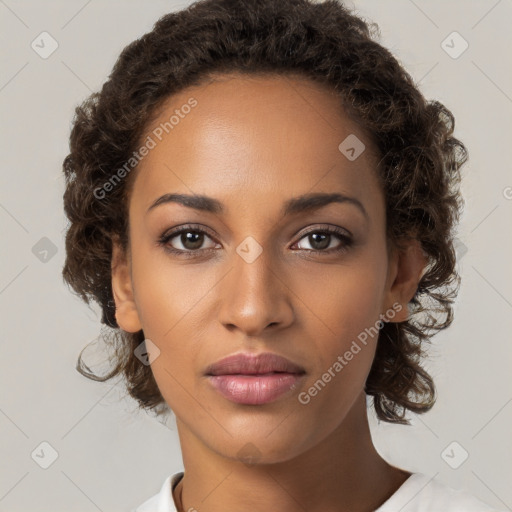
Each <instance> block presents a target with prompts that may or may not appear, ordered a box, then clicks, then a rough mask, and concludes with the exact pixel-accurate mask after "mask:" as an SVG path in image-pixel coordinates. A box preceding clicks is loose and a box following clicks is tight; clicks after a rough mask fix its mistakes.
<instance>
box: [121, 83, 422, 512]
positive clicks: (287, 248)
mask: <svg viewBox="0 0 512 512" xmlns="http://www.w3.org/2000/svg"><path fill="white" fill-rule="evenodd" d="M191 96H193V97H194V98H196V99H197V101H198V105H197V106H196V107H195V108H194V109H192V111H191V112H190V114H188V115H187V116H185V117H184V118H183V119H181V120H180V123H179V124H178V125H176V126H175V127H174V129H173V130H172V131H170V133H169V134H168V135H167V136H166V137H164V138H163V139H162V141H161V142H158V144H157V146H156V147H155V148H154V149H152V150H151V151H150V152H149V154H148V155H147V156H146V157H144V158H143V160H142V161H141V163H140V164H139V166H138V168H137V174H136V175H135V176H134V181H133V188H132V191H131V195H130V198H129V236H130V248H129V251H128V253H127V254H124V253H123V252H122V251H121V250H120V248H119V246H118V245H117V244H115V245H114V251H113V260H112V286H113V291H114V297H115V301H116V319H117V321H118V323H119V325H120V327H121V328H122V329H124V330H125V331H127V332H136V331H138V330H140V329H143V331H144V335H145V337H146V338H149V339H150V340H151V341H152V342H153V343H154V344H155V345H156V346H158V348H159V350H160V355H159V356H158V357H157V358H156V359H155V361H154V362H153V363H152V364H151V369H152V372H153V374H154V377H155V380H156V382H157V384H158V387H159V389H160V391H161V393H162V395H163V397H164V398H165V400H166V402H167V403H168V405H169V406H170V408H171V409H172V410H173V411H174V413H175V415H176V418H177V425H178V433H179V438H180V443H181V448H182V453H183V462H184V468H185V476H184V478H183V480H182V481H181V482H180V484H179V486H178V488H177V489H176V490H175V500H176V501H177V502H178V503H182V505H181V507H182V509H183V510H189V509H190V508H191V507H193V508H195V509H197V510H201V512H210V511H221V510H222V511H224V512H229V511H237V510H252V511H268V510H280V511H281V512H288V511H290V512H291V511H293V512H296V511H297V510H300V509H301V508H303V509H304V510H308V511H311V512H315V511H320V510H321V511H323V512H325V511H331V510H336V511H349V510H350V511H351V512H354V511H370V510H374V509H375V508H377V507H378V506H380V505H381V504H382V503H383V502H384V501H386V500H387V499H388V498H389V497H390V496H391V495H392V494H393V493H394V492H395V491H396V490H397V489H398V488H399V487H400V485H401V484H402V483H403V482H404V481H405V480H406V479H407V478H408V476H409V475H410V473H408V472H406V471H403V470H401V469H399V468H396V467H394V466H392V465H390V464H388V463H387V462H386V461H385V460H384V459H383V458H382V457H381V456H380V455H379V454H378V452H377V451H376V449H375V447H374V446H373V443H372V440H371V435H370V430H369V425H368V418H367V411H366V395H365V393H364V384H365V381H366V378H367V376H368V373H369V371H370V367H371V364H372V361H373V358H374V355H375V347H376V339H377V337H375V338H370V339H369V342H368V344H367V345H366V346H362V350H361V351H360V352H359V353H358V354H357V355H355V356H354V358H353V359H352V360H351V361H350V362H349V363H348V364H347V365H346V366H345V367H344V368H343V370H342V371H341V372H339V373H338V374H337V375H336V377H334V378H332V380H331V381H330V382H329V383H328V384H327V385H326V386H325V388H323V389H322V391H321V392H319V393H318V394H317V395H316V396H315V397H313V398H311V401H310V402H309V403H308V404H306V405H304V404H301V403H300V402H299V401H298V394H299V393H300V392H303V391H305V390H306V391H307V390H308V389H309V388H310V387H311V386H312V385H313V383H314V382H315V381H317V380H318V379H319V378H320V377H321V375H322V374H323V373H324V372H325V371H326V370H327V369H328V368H329V367H332V365H333V363H334V362H335V361H336V360H337V357H338V356H339V355H343V354H344V353H345V352H346V351H347V350H348V349H349V348H350V346H351V343H352V342H353V340H356V339H357V336H358V335H359V334H360V333H361V332H363V331H364V330H365V328H369V327H370V326H373V325H375V323H376V322H377V321H378V320H379V318H380V317H379V315H381V314H386V312H389V310H390V309H392V308H393V304H397V303H398V304H400V305H401V307H402V309H401V311H400V312H396V309H395V316H394V318H393V319H392V320H390V321H404V320H405V319H406V318H407V303H408V302H409V301H410V300H411V298H412V297H413V295H414V293H415V291H416V288H417V285H418V282H419V279H420V277H421V273H422V270H423V269H424V266H425V265H426V261H425V259H424V256H423V253H422V252H421V250H420V248H419V244H418V243H417V241H411V242H410V243H409V245H408V246H407V248H406V249H404V250H400V251H398V250H396V249H394V248H393V247H392V246H391V245H390V244H389V243H388V241H387V240H386V235H385V233H386V229H385V228H386V217H385V202H384V196H383V192H382V190H381V187H380V185H379V181H378V179H377V175H376V170H375V169H376V163H377V161H378V160H377V157H376V155H375V154H374V153H373V151H372V148H373V146H372V144H371V141H370V140H369V139H368V137H367V136H366V135H365V134H364V132H363V131H362V130H361V128H360V127H359V126H358V125H357V124H356V123H355V122H354V121H352V120H351V119H350V118H349V117H347V116H346V115H345V114H344V113H343V111H342V110H341V108H340V102H339V99H338V98H337V97H336V96H335V95H334V94H333V93H332V92H331V91H330V90H329V89H327V88H326V87H324V86H322V85H318V84H316V83H314V82H311V81H309V80H308V79H305V78H299V77H292V76H291V75H289V76H287V77H277V76H266V77H263V76H258V77H256V76H252V77H247V76H239V75H234V74H232V75H222V76H217V77H215V79H214V80H211V81H208V82H205V83H202V85H198V86H194V87H191V88H188V89H187V90H185V91H182V92H180V93H179V94H177V95H175V96H173V97H172V98H169V99H168V101H167V102H166V103H165V104H164V105H163V106H162V108H161V109H160V111H159V112H158V114H157V116H156V117H155V118H154V119H153V121H152V122H151V124H150V126H148V129H147V131H146V135H145V136H147V135H149V134H151V131H152V130H153V129H154V128H155V127H157V126H158V125H159V124H160V123H161V122H164V121H166V120H168V119H169V117H170V116H171V115H172V114H173V112H174V109H176V108H179V107H180V106H181V105H183V104H185V103H186V102H187V100H188V99H189V98H190V97H191ZM350 134H355V135H356V136H357V137H358V138H359V139H360V140H361V141H363V142H364V144H365V146H366V150H365V151H364V152H363V153H362V154H361V155H360V156H359V157H358V158H357V159H356V160H354V161H349V160H348V159H347V158H346V157H345V156H344V155H343V154H342V153H341V152H340V150H339V149H338V146H339V144H340V143H341V142H342V141H343V140H344V139H345V138H346V137H347V136H348V135H350ZM144 138H145V137H144ZM171 192H173V193H183V194H202V195H207V196H210V197H213V198H216V199H218V200H219V201H221V202H222V203H223V205H224V207H225V209H226V211H225V213H223V214H214V213H208V212H203V211H196V210H194V209H190V208H187V207H185V206H183V205H180V204H177V203H164V204H162V205H160V206H157V207H155V208H153V209H151V210H150V211H149V212H147V210H148V208H149V206H150V205H151V204H152V203H153V202H154V201H155V200H156V199H157V198H159V197H160V196H162V195H163V194H166V193H171ZM312 192H327V193H332V192H339V193H340V194H344V195H346V196H350V197H352V198H356V199H357V200H359V201H360V202H361V204H362V205H363V207H364V209H365V211H366V215H365V214H363V213H362V212H361V211H360V209H358V208H357V207H356V206H355V205H354V204H351V203H350V202H344V203H331V204H328V205H326V206H323V207H322V208H320V209H317V210H314V211H308V212H299V213H297V214H294V215H291V216H286V217H285V216H283V215H282V214H281V208H282V206H283V203H284V202H285V201H286V200H288V199H289V198H291V197H295V196H299V195H301V194H306V193H312ZM187 223H193V224H198V225H199V227H201V228H203V229H207V230H208V229H209V234H206V235H204V239H203V244H202V245H201V243H200V242H199V243H198V244H197V245H195V246H194V245H193V244H190V243H189V244H188V245H183V238H181V237H180V236H179V235H178V236H175V237H174V238H173V239H171V240H170V241H169V242H167V245H168V246H172V247H174V248H176V249H181V250H183V251H187V250H188V251H189V252H190V251H193V250H195V251H196V254H195V255H194V257H192V258H185V257H180V256H176V255H173V254H170V253H168V252H166V251H165V249H164V247H162V246H161V245H158V243H157V241H158V239H159V237H161V236H162V234H164V233H165V232H168V231H169V230H170V228H174V227H176V226H180V225H183V224H187ZM329 226H331V227H332V226H338V227H340V228H342V229H345V230H348V232H349V233H350V234H351V235H352V239H353V243H352V244H351V245H349V246H345V244H344V241H343V240H341V239H339V238H337V235H335V234H334V235H331V238H330V240H331V241H330V243H329V245H328V248H327V249H326V248H323V247H326V246H321V244H319V242H316V243H315V240H314V239H313V240H311V237H308V236H307V234H304V232H305V231H306V228H318V229H316V230H315V232H316V233H318V232H320V233H322V232H323V231H322V229H325V228H326V227H329ZM195 227H196V228H197V227H198V226H195ZM189 231H192V232H194V229H190V230H189ZM210 233H211V234H210ZM248 236H251V237H253V238H254V239H255V240H256V241H257V242H258V244H259V245H260V246H261V248H262V253H261V254H260V255H259V257H258V258H256V259H255V261H253V262H252V263H248V262H247V261H245V260H244V259H243V258H242V257H240V256H239V254H238V253H237V252H236V249H237V247H238V246H239V245H240V244H241V242H242V241H243V240H244V239H245V238H246V237H248ZM185 243H186V241H185ZM194 247H200V250H201V249H208V248H211V250H210V251H203V253H202V254H200V253H198V252H197V251H198V249H197V248H196V249H194ZM319 247H320V249H319V250H323V251H324V253H323V254H322V253H316V254H315V253H314V252H312V249H315V248H317V249H318V248H319ZM336 247H343V248H344V250H343V251H341V252H338V253H336V252H331V253H330V254H329V253H327V252H326V251H327V250H328V249H331V248H336ZM200 250H199V251H200ZM236 352H253V353H260V352H273V353H276V354H279V355H282V356H285V357H287V358H288V359H290V360H292V361H293V362H295V363H297V364H299V365H302V366H303V367H304V368H305V370H306V375H305V377H304V378H303V379H302V381H301V382H300V385H299V387H298V388H297V389H295V390H291V392H289V393H287V394H286V395H283V396H281V397H280V398H279V399H278V400H277V401H275V402H272V403H269V404H265V405H252V406H251V405H241V404H235V403H232V402H230V401H228V400H227V399H225V398H224V397H222V396H221V395H220V394H219V393H218V392H217V391H216V390H214V389H213V388H212V387H211V386H210V385H209V382H208V381H207V379H206V377H205V376H204V371H205V369H206V367H207V366H208V365H209V364H211V363H213V362H216V361H218V360H219V359H221V358H223V357H226V356H228V355H230V354H233V353H236ZM249 443H250V444H249ZM251 450H252V452H253V454H254V455H255V459H253V460H252V463H251V461H250V460H249V459H247V457H245V456H244V454H246V453H247V451H249V452H250V451H251Z"/></svg>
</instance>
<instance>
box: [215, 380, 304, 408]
mask: <svg viewBox="0 0 512 512" xmlns="http://www.w3.org/2000/svg"><path fill="white" fill-rule="evenodd" d="M302 377H303V375H299V374H297V373H268V374H261V375H210V376H209V380H210V382H211V383H212V385H213V387H214V388H215V389H216V390H217V391H218V392H219V393H220V394H221V395H222V396H223V397H224V398H227V399H228V400H230V401H231V402H235V403H237V404H247V405H260V404H266V403H269V402H273V401H274V400H276V399H277V398H279V397H280V396H281V395H284V394H285V393H286V392H288V391H290V390H292V389H295V387H296V385H297V383H298V382H299V380H300V379H301V378H302Z"/></svg>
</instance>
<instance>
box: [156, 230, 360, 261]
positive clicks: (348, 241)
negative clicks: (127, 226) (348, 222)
mask: <svg viewBox="0 0 512 512" xmlns="http://www.w3.org/2000/svg"><path fill="white" fill-rule="evenodd" d="M182 233H199V234H204V235H208V236H209V237H210V238H213V235H212V234H211V233H210V232H209V231H207V230H205V229H203V228H200V227H198V226H197V225H193V224H188V225H185V226H181V227H180V228H178V229H175V230H173V231H171V232H166V233H164V234H163V235H162V236H161V237H160V238H159V239H158V241H157V244H158V246H161V247H163V248H164V250H165V251H167V252H169V253H171V254H174V255H176V256H179V257H185V258H194V257H197V256H198V253H199V254H201V253H205V252H210V251H216V250H217V249H215V248H213V247H210V248H208V249H195V250H190V249H189V250H182V249H175V248H174V247H170V246H169V242H170V240H172V239H173V238H175V237H176V236H178V235H181V234H182ZM312 233H321V234H329V235H336V236H337V237H338V238H339V239H340V241H341V242H342V243H341V245H340V247H337V248H331V249H324V250H320V249H299V250H303V251H307V252H309V253H315V254H333V253H343V252H346V251H347V250H348V249H349V248H350V247H351V246H352V244H353V240H352V238H351V237H350V236H349V235H347V233H346V232H345V230H342V229H341V228H337V227H332V226H331V227H328V228H313V229H310V230H309V231H307V232H306V233H303V234H302V236H301V238H300V239H299V240H298V242H299V241H300V240H302V239H303V238H305V237H306V236H308V235H310V234H312ZM294 245H295V244H294Z"/></svg>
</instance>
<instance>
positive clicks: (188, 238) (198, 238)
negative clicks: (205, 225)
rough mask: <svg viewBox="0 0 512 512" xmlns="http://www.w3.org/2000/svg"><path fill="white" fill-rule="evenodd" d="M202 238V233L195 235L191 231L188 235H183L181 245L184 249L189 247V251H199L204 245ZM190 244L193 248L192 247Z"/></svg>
mask: <svg viewBox="0 0 512 512" xmlns="http://www.w3.org/2000/svg"><path fill="white" fill-rule="evenodd" d="M202 237H203V234H202V233H193V232H190V231H189V232H188V233H183V234H182V235H181V243H182V244H183V246H184V247H187V249H198V248H199V247H201V245H202V243H203V239H202ZM187 244H189V245H187ZM190 244H191V245H192V246H190Z"/></svg>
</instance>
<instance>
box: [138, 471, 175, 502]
mask: <svg viewBox="0 0 512 512" xmlns="http://www.w3.org/2000/svg"><path fill="white" fill-rule="evenodd" d="M182 476H183V473H182V472H180V473H175V474H174V475H169V476H168V477H167V478H166V479H165V481H164V483H163V484H162V487H161V488H160V491H159V492H158V493H157V494H155V495H154V496H151V498H148V499H147V500H146V501H144V503H141V504H140V505H139V506H138V507H137V508H135V509H132V510H130V512H176V506H175V503H174V499H173V497H172V489H173V488H174V486H175V485H176V484H177V483H178V482H179V480H180V479H181V477H182Z"/></svg>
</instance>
